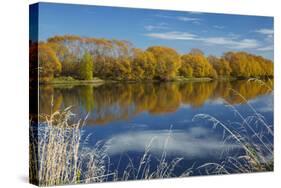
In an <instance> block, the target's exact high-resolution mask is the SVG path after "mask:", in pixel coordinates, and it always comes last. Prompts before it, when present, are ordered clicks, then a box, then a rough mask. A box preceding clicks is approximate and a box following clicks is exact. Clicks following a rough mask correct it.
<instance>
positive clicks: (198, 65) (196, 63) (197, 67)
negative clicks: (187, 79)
mask: <svg viewBox="0 0 281 188" xmlns="http://www.w3.org/2000/svg"><path fill="white" fill-rule="evenodd" d="M182 60H183V64H184V65H189V66H190V67H191V68H192V70H193V76H194V77H216V72H215V71H214V69H213V67H212V66H211V65H210V63H209V62H208V60H207V58H206V57H205V56H204V54H203V53H202V52H201V51H198V50H191V52H190V53H188V54H185V55H183V56H182Z"/></svg>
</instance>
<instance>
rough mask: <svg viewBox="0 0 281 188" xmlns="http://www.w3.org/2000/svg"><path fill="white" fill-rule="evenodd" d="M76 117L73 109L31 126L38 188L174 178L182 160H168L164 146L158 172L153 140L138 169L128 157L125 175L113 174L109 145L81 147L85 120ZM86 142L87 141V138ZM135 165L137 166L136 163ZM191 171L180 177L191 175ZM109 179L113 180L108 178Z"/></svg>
mask: <svg viewBox="0 0 281 188" xmlns="http://www.w3.org/2000/svg"><path fill="white" fill-rule="evenodd" d="M74 116H75V115H74V114H73V113H72V112H71V111H70V108H67V109H65V110H64V111H61V112H55V113H53V114H52V115H50V116H48V115H44V119H45V121H43V122H42V123H40V125H39V126H31V127H30V136H31V138H30V140H31V142H30V182H31V183H33V184H36V185H39V186H50V185H61V184H76V183H92V182H106V181H124V180H137V179H154V178H169V177H175V175H174V170H175V168H176V166H177V165H178V164H179V162H180V161H181V160H182V159H183V158H175V159H173V160H172V161H168V160H167V159H166V151H165V150H166V149H165V148H166V146H167V144H168V141H169V138H170V136H168V137H167V139H166V141H165V146H164V149H163V152H162V155H161V157H160V159H157V161H158V164H157V167H156V169H153V170H152V168H151V164H150V162H151V160H152V158H153V156H152V154H151V153H150V150H151V147H152V145H153V141H154V139H152V140H151V141H150V143H149V144H148V145H147V146H146V148H145V151H144V153H143V155H142V157H141V159H140V161H139V162H138V164H137V165H136V166H134V163H133V162H132V159H131V158H129V161H130V162H129V163H128V165H127V167H126V169H125V170H124V171H122V172H118V169H116V170H115V171H110V169H109V166H110V158H109V156H108V155H107V149H108V147H109V144H110V141H109V142H107V143H103V142H98V143H97V144H96V145H95V146H94V147H93V148H87V147H82V146H81V134H82V133H81V129H80V127H82V126H83V125H84V122H85V121H81V120H80V121H78V122H76V123H74V122H73V117H74ZM170 134H171V130H170ZM86 140H87V138H86ZM135 164H136V163H135ZM189 173H190V170H189V169H188V170H186V172H184V173H182V175H181V176H188V175H189ZM109 178H110V179H109Z"/></svg>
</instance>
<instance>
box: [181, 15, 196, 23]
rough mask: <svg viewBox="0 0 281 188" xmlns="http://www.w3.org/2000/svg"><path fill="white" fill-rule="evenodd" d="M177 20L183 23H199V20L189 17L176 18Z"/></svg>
mask: <svg viewBox="0 0 281 188" xmlns="http://www.w3.org/2000/svg"><path fill="white" fill-rule="evenodd" d="M177 19H178V20H180V21H184V22H190V21H200V20H201V19H199V18H191V17H185V16H178V17H177Z"/></svg>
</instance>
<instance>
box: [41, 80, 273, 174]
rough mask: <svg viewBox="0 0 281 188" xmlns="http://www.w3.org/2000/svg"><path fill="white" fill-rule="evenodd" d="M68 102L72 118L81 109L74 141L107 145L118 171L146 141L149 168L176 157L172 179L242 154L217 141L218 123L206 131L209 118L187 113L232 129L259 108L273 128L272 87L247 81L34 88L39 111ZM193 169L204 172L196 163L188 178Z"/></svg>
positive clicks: (255, 127) (256, 126)
mask: <svg viewBox="0 0 281 188" xmlns="http://www.w3.org/2000/svg"><path fill="white" fill-rule="evenodd" d="M242 96H243V97H242ZM51 104H53V105H51ZM68 106H72V111H73V113H75V114H77V115H76V118H77V119H83V118H85V117H86V115H87V114H89V116H88V118H87V121H86V125H85V126H84V127H82V128H81V131H82V132H83V137H82V140H81V146H82V147H87V148H92V147H94V146H95V144H96V143H97V142H98V141H101V140H102V141H104V142H107V143H108V144H109V147H108V151H107V153H108V155H109V156H110V159H111V160H110V165H109V169H110V171H113V170H116V169H118V171H119V172H122V171H124V169H125V168H126V167H127V165H128V163H129V162H131V163H133V165H136V166H137V165H138V163H139V161H140V158H141V157H142V156H143V153H144V151H145V148H146V147H147V146H148V145H149V144H151V148H150V153H151V154H152V156H153V157H152V159H151V164H150V165H151V168H152V169H153V168H156V166H157V164H158V163H157V161H158V160H159V159H160V158H161V156H163V155H165V157H166V159H167V160H168V161H171V160H172V159H174V158H176V157H181V158H183V160H182V161H181V162H180V163H179V165H178V166H177V168H176V169H175V176H176V175H179V174H181V173H182V172H183V171H185V170H186V169H188V168H191V167H194V166H196V167H199V166H200V165H203V164H205V163H220V162H221V161H223V160H225V158H226V157H228V156H239V155H241V154H243V150H242V149H241V146H240V145H239V144H237V143H236V142H234V141H231V140H229V141H225V139H226V137H227V133H226V132H225V131H224V130H223V129H222V128H221V127H220V126H217V127H215V128H214V126H213V123H212V122H210V121H206V120H203V119H196V118H194V117H195V116H196V115H198V114H207V115H210V116H212V117H215V118H216V119H217V120H219V121H221V122H222V123H224V124H227V125H228V126H231V128H232V129H233V130H236V131H239V130H240V124H239V123H241V122H243V119H242V118H241V116H239V113H240V115H242V116H243V118H246V117H249V116H251V115H253V114H255V113H260V114H261V115H262V116H263V117H264V119H265V122H266V124H267V125H269V126H272V125H273V92H272V91H270V90H269V89H268V87H266V86H265V85H262V84H260V83H257V82H248V81H233V82H196V83H143V84H140V83H134V84H125V83H114V84H103V85H100V86H96V85H95V86H94V85H78V86H77V85H76V86H74V85H67V86H61V85H60V86H59V85H55V86H41V87H40V113H42V114H50V113H51V112H54V111H56V110H59V109H64V108H66V107H68ZM253 109H254V110H253ZM235 111H236V112H235ZM255 111H256V112H255ZM250 126H251V128H252V129H253V130H255V131H257V132H259V131H261V129H262V125H259V124H254V123H253V124H251V125H250ZM88 135H91V136H89V137H87V136H88ZM265 136H266V137H267V141H268V142H273V141H272V137H270V136H268V135H266V134H265ZM86 138H87V139H86ZM120 174H121V173H120ZM199 174H206V172H204V171H203V170H200V168H199V169H198V168H196V169H195V170H194V171H193V175H199Z"/></svg>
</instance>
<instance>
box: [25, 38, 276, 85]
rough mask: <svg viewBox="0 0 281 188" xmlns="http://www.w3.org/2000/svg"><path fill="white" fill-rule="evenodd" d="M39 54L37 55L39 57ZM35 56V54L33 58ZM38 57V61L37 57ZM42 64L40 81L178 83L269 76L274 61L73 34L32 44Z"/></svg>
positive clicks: (253, 56) (271, 73)
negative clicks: (180, 80)
mask: <svg viewBox="0 0 281 188" xmlns="http://www.w3.org/2000/svg"><path fill="white" fill-rule="evenodd" d="M37 53H38V55H37ZM34 54H36V55H34ZM37 56H38V57H37ZM37 61H38V64H39V72H40V81H41V82H48V81H51V80H52V79H54V78H55V77H61V76H70V77H73V78H75V79H80V80H91V79H93V77H99V78H101V79H105V80H108V79H110V80H173V79H175V78H177V77H179V76H180V77H185V78H192V77H195V78H203V77H209V78H213V79H216V78H229V77H235V78H249V77H258V78H268V77H273V62H272V61H271V60H269V59H266V58H264V57H262V56H257V55H254V54H250V53H247V52H242V51H241V52H226V53H224V54H223V55H222V56H221V57H216V56H212V55H210V56H207V57H206V56H205V55H204V53H203V52H202V51H201V50H199V49H192V50H191V51H190V52H189V53H187V54H183V55H181V54H179V53H177V52H176V51H175V50H174V49H172V48H169V47H165V46H151V47H149V48H147V49H146V50H142V49H139V48H135V47H134V46H133V45H132V44H131V43H130V42H128V41H124V40H109V39H103V38H102V39H99V38H90V37H80V36H74V35H64V36H54V37H51V38H48V39H47V41H45V42H39V43H31V44H30V62H31V63H34V62H37Z"/></svg>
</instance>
